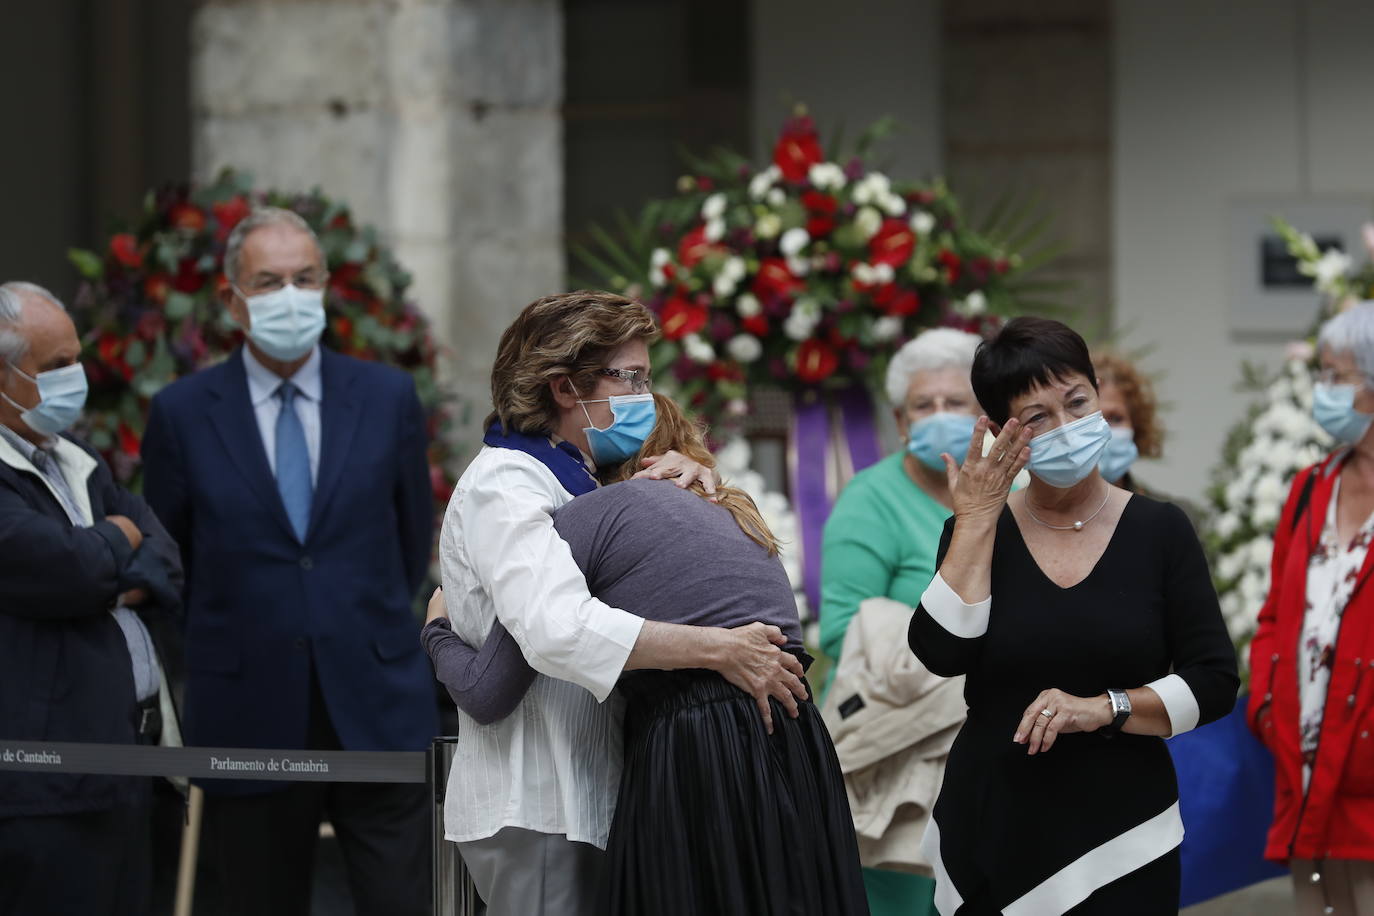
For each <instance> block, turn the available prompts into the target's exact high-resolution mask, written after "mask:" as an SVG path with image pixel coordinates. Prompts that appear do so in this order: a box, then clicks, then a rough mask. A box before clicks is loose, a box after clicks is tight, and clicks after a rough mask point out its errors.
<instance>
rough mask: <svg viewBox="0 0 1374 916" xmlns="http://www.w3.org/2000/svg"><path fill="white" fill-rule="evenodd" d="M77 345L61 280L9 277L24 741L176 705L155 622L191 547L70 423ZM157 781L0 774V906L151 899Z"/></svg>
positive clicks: (4, 466) (12, 484)
mask: <svg viewBox="0 0 1374 916" xmlns="http://www.w3.org/2000/svg"><path fill="white" fill-rule="evenodd" d="M80 355H81V344H80V341H78V340H77V336H76V328H75V326H73V324H72V321H71V319H70V318H69V317H68V316H67V312H66V309H65V308H64V307H63V306H62V304H61V303H60V302H59V301H58V300H57V298H56V297H55V296H53V294H52V293H49V292H48V291H46V290H44V289H42V288H40V287H37V286H34V285H32V284H29V283H6V284H4V285H2V286H0V740H3V741H4V743H6V744H10V745H14V744H16V743H17V744H18V745H19V747H23V744H24V742H26V741H27V742H34V741H81V742H95V743H102V744H134V743H139V742H144V743H152V742H155V741H156V740H157V738H158V733H159V732H160V730H161V717H162V714H163V712H164V710H165V711H166V712H167V713H168V715H170V713H171V705H170V700H169V699H167V697H166V694H167V691H166V681H165V679H164V678H163V676H162V669H161V666H160V664H159V661H158V653H157V650H156V649H155V648H154V643H155V640H154V638H153V636H152V633H151V632H150V627H149V626H148V623H152V624H153V626H152V628H151V629H152V630H158V629H162V628H161V627H159V626H158V624H159V623H161V622H162V621H161V620H160V619H159V618H160V617H162V616H163V615H165V614H166V613H167V612H171V613H176V612H177V611H178V610H179V597H178V594H177V593H178V591H179V589H180V586H181V562H180V559H179V557H178V554H177V549H176V545H175V544H173V543H172V541H171V539H170V538H169V537H168V536H167V532H166V531H165V530H163V527H162V525H161V524H159V523H158V520H157V518H156V517H155V516H154V515H153V513H152V511H151V510H150V509H149V508H148V507H147V505H146V504H144V502H143V500H141V499H139V498H138V497H137V496H134V495H132V494H130V493H129V492H128V491H126V490H124V489H123V488H122V487H119V486H118V485H116V484H115V482H114V479H113V477H112V476H111V474H110V469H109V468H108V467H106V465H105V462H103V461H102V460H101V459H100V457H99V455H98V454H97V453H96V452H95V450H94V449H92V448H91V447H90V446H89V445H87V444H86V443H84V442H82V441H81V440H79V439H76V438H75V437H73V436H70V435H67V434H66V429H67V428H68V427H69V426H70V425H71V423H72V422H73V421H74V420H75V419H76V418H77V416H78V415H79V414H80V412H81V409H82V407H83V406H84V404H85V400H86V374H85V371H84V370H83V369H82V367H81V363H80V362H79V358H80ZM135 606H137V607H138V610H137V612H136V611H135V610H134V609H133V608H134V607H135ZM143 614H147V615H148V618H147V620H145V619H144V617H143V616H141V615H143ZM30 750H35V748H33V747H32V745H30ZM150 783H151V781H150V780H149V779H147V778H146V777H131V776H100V775H76V774H63V773H52V774H47V773H31V772H23V773H5V774H3V775H0V914H11V913H12V914H23V916H34V914H45V913H53V914H58V913H96V914H101V913H110V914H115V913H118V914H125V913H128V914H143V913H146V912H147V911H148V891H149V852H148V837H149V817H150V810H149V802H150V797H151V796H150Z"/></svg>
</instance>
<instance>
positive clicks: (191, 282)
mask: <svg viewBox="0 0 1374 916" xmlns="http://www.w3.org/2000/svg"><path fill="white" fill-rule="evenodd" d="M204 285H205V274H203V273H201V272H200V269H199V268H198V267H196V259H195V258H183V259H182V261H181V263H180V264H178V265H177V275H176V279H174V280H172V288H173V289H175V290H176V291H177V292H179V293H194V292H195V291H197V290H198V289H200V288H201V287H202V286H204Z"/></svg>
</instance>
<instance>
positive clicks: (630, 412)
mask: <svg viewBox="0 0 1374 916" xmlns="http://www.w3.org/2000/svg"><path fill="white" fill-rule="evenodd" d="M603 401H604V402H606V403H608V404H610V405H611V416H612V417H614V418H615V419H613V420H612V421H611V425H610V426H608V427H606V428H605V429H597V428H596V427H595V426H592V425H591V422H592V415H591V414H590V413H588V412H587V405H588V404H600V403H602V402H603ZM577 403H579V404H581V405H582V412H583V413H585V414H587V426H586V427H584V428H583V430H582V431H583V432H584V433H586V434H587V447H588V448H590V449H591V451H592V460H593V461H595V462H596V464H597V467H601V468H605V467H610V466H611V465H614V464H620V463H621V462H622V461H629V460H630V459H631V458H633V457H634V456H635V455H638V454H639V450H640V449H641V448H642V447H643V446H644V440H645V439H648V438H649V433H651V432H653V430H654V424H655V423H656V422H658V410H657V409H656V408H655V407H654V396H653V395H652V394H622V395H616V396H615V397H610V398H598V399H596V400H594V401H578V402H577Z"/></svg>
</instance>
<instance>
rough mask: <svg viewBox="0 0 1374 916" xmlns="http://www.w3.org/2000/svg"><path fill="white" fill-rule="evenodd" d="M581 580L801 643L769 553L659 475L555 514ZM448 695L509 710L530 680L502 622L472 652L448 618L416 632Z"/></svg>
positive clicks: (675, 618)
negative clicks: (767, 627)
mask: <svg viewBox="0 0 1374 916" xmlns="http://www.w3.org/2000/svg"><path fill="white" fill-rule="evenodd" d="M554 528H555V529H556V530H557V531H558V533H559V534H560V535H561V536H562V537H563V539H564V540H565V541H567V542H568V546H569V548H570V549H571V551H572V557H573V560H574V561H576V563H577V565H578V566H579V567H580V568H581V569H582V572H583V573H584V574H585V575H586V577H587V588H588V590H589V591H590V592H591V593H592V594H593V595H595V596H596V597H597V598H600V599H601V600H602V601H605V602H606V603H607V604H610V605H614V606H615V607H619V608H623V609H624V610H626V611H629V612H630V613H632V614H637V615H639V616H640V617H643V618H645V619H646V620H658V621H663V622H665V623H681V624H693V625H696V626H711V627H738V626H744V625H745V624H749V623H754V622H755V621H758V622H761V623H768V624H773V625H774V626H776V627H778V628H779V629H781V630H782V632H783V634H784V635H785V636H786V637H787V645H786V647H785V648H787V649H790V650H793V651H797V652H800V651H802V640H801V623H800V622H799V620H798V618H797V605H796V600H795V599H794V597H793V594H792V585H791V583H790V582H789V581H788V578H787V573H786V571H784V570H783V567H782V563H781V562H780V561H779V560H778V558H777V557H770V556H769V555H768V552H767V551H766V550H764V548H762V547H760V546H759V545H758V544H756V543H755V542H754V541H752V540H750V539H749V537H748V536H747V535H746V534H745V533H744V532H743V531H741V530H740V527H739V525H737V524H736V523H735V519H734V516H732V515H731V514H730V513H729V512H728V511H727V510H726V509H723V508H722V507H720V506H718V505H716V504H715V503H712V502H708V501H707V500H705V499H702V498H701V497H700V496H697V495H696V494H695V493H691V492H689V491H687V490H683V489H680V488H679V487H677V486H674V485H673V484H672V483H670V482H667V481H661V480H627V481H625V482H624V483H617V484H613V485H611V486H607V487H602V488H601V489H599V490H593V491H592V492H590V493H587V494H585V495H583V496H579V497H577V498H576V499H574V500H573V501H572V502H570V503H568V504H567V505H565V506H563V507H562V508H561V509H559V510H558V511H557V512H556V513H555V514H554ZM421 639H422V641H423V642H424V645H425V649H426V650H427V651H428V652H429V655H430V658H431V659H432V660H433V662H434V670H435V674H436V675H437V677H438V678H439V681H440V682H441V683H442V684H443V685H444V686H445V687H446V688H448V692H449V695H450V696H451V697H453V701H454V702H455V703H456V704H457V705H458V708H459V709H462V710H463V711H464V712H466V713H467V714H468V715H470V716H472V717H473V718H474V719H475V720H477V721H478V722H479V723H481V724H488V723H491V722H496V721H499V720H500V719H503V718H505V717H506V716H507V715H509V714H510V713H511V712H512V711H513V710H514V709H515V707H516V706H518V705H519V703H520V700H521V699H522V698H523V697H524V695H525V691H526V690H527V689H528V688H529V685H530V684H531V683H532V682H533V681H534V670H533V669H532V668H530V666H529V664H528V663H527V662H526V661H525V658H524V656H523V655H521V654H520V648H519V646H517V645H516V643H515V640H514V639H512V638H511V637H510V634H508V633H507V632H506V630H505V628H504V627H502V626H501V624H500V622H497V624H496V625H495V626H494V627H493V628H492V631H491V633H489V634H488V635H487V639H486V642H485V643H483V645H482V648H481V649H480V650H478V649H474V648H472V647H471V646H469V645H467V643H464V642H463V641H462V640H461V639H459V638H458V636H457V635H456V634H454V633H453V632H452V631H451V630H450V629H449V627H448V621H447V620H443V619H440V620H436V621H434V622H433V623H431V624H430V625H429V626H427V627H425V630H424V632H423V634H422V636H421Z"/></svg>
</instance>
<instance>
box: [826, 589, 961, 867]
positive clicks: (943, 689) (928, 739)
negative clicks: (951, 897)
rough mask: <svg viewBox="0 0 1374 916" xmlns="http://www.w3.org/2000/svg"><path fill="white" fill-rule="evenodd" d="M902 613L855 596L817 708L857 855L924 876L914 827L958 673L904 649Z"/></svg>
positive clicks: (922, 811) (931, 783)
mask: <svg viewBox="0 0 1374 916" xmlns="http://www.w3.org/2000/svg"><path fill="white" fill-rule="evenodd" d="M911 614H912V609H911V608H910V607H908V606H907V605H905V604H901V603H900V602H897V601H893V600H891V599H889V598H869V599H867V600H866V601H864V602H863V603H861V604H860V605H859V610H858V613H856V614H855V615H854V618H853V620H851V621H850V624H849V629H848V631H847V632H846V633H845V638H844V650H843V651H842V652H841V654H840V662H839V665H838V667H837V668H836V670H835V678H834V681H833V682H832V683H831V685H830V690H829V692H828V693H827V694H826V699H825V703H824V705H823V706H822V708H821V714H822V716H824V718H825V723H826V725H827V726H828V727H829V729H830V734H831V737H833V738H834V741H835V750H836V752H837V753H838V754H839V758H840V769H841V770H842V771H843V772H844V784H845V789H846V790H847V792H848V794H849V807H850V809H851V810H852V812H853V815H854V829H855V832H856V833H857V834H858V839H859V859H860V861H861V862H862V863H863V864H864V866H866V867H868V868H884V869H889V870H892V871H904V872H914V873H917V874H923V875H930V874H931V869H930V865H929V863H927V862H926V861H925V860H924V859H923V858H922V857H921V836H922V835H923V834H924V833H925V829H926V824H927V822H928V821H929V819H930V811H931V808H932V807H934V805H935V798H936V796H937V795H938V794H939V791H940V781H941V780H942V779H943V777H944V771H945V761H946V759H947V758H948V756H949V748H950V745H951V744H952V743H953V741H954V736H955V734H956V733H957V732H958V731H959V727H960V726H961V725H963V723H964V716H965V714H966V712H967V709H966V707H965V706H964V679H963V678H962V677H957V678H942V677H938V676H936V675H934V674H931V673H930V672H929V671H927V670H926V668H925V666H924V665H922V664H921V663H920V662H919V661H918V660H917V659H916V656H915V655H913V654H912V652H911V649H910V648H909V647H908V645H907V627H908V625H909V624H910V622H911ZM841 710H843V712H841Z"/></svg>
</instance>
